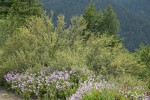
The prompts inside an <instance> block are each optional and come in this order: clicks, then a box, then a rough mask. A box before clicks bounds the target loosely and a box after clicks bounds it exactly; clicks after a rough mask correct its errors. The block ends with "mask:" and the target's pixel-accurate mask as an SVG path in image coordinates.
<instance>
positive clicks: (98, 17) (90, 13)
mask: <svg viewBox="0 0 150 100" xmlns="http://www.w3.org/2000/svg"><path fill="white" fill-rule="evenodd" d="M83 17H84V19H85V20H86V22H87V30H90V31H92V32H94V33H95V34H96V35H99V34H97V33H100V34H104V33H107V34H110V35H116V34H117V33H118V31H119V21H118V19H117V16H116V14H115V12H114V11H113V9H112V7H111V6H110V5H109V6H108V8H107V9H106V10H105V11H104V12H102V11H96V10H95V6H94V4H93V3H92V4H90V5H89V6H88V7H87V8H86V9H85V11H84V13H83Z"/></svg>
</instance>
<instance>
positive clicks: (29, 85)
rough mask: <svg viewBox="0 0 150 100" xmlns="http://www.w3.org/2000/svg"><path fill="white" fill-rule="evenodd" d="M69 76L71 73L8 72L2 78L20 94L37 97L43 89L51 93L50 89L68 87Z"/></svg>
mask: <svg viewBox="0 0 150 100" xmlns="http://www.w3.org/2000/svg"><path fill="white" fill-rule="evenodd" d="M71 74H72V71H55V72H53V73H51V74H46V73H44V71H43V72H42V71H41V72H38V74H29V73H25V74H19V73H13V72H10V73H7V74H6V75H5V76H4V78H5V80H6V81H7V83H9V84H11V88H12V89H15V90H20V93H34V94H35V95H37V96H38V94H39V92H40V91H41V90H42V89H44V88H46V89H47V92H52V88H56V89H59V90H62V89H65V87H68V86H70V85H71V83H70V82H69V81H68V80H69V78H70V75H71ZM50 94H52V93H50Z"/></svg>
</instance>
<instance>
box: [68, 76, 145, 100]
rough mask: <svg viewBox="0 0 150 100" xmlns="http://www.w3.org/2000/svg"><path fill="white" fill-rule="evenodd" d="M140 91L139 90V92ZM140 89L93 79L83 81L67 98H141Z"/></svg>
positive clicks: (85, 99)
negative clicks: (123, 87) (125, 87)
mask: <svg viewBox="0 0 150 100" xmlns="http://www.w3.org/2000/svg"><path fill="white" fill-rule="evenodd" d="M139 91H140V92H139ZM144 97H145V95H144V92H143V91H142V90H140V89H139V90H137V91H131V90H125V89H121V88H119V87H118V86H117V85H115V84H110V83H108V82H106V81H101V82H95V81H94V79H92V80H89V81H85V82H84V83H82V84H81V86H80V87H79V88H78V90H77V92H76V93H75V94H73V95H72V96H71V97H70V98H69V100H114V99H115V100H138V99H141V100H143V99H144Z"/></svg>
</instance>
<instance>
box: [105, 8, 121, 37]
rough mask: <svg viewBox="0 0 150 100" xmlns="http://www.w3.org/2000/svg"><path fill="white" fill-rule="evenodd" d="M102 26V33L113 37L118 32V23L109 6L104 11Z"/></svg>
mask: <svg viewBox="0 0 150 100" xmlns="http://www.w3.org/2000/svg"><path fill="white" fill-rule="evenodd" d="M103 25H104V26H103V31H106V32H107V33H108V34H110V35H115V34H117V33H118V32H119V21H118V19H117V16H116V14H115V12H114V10H113V9H112V6H111V5H109V6H108V8H107V9H106V10H105V11H104V20H103Z"/></svg>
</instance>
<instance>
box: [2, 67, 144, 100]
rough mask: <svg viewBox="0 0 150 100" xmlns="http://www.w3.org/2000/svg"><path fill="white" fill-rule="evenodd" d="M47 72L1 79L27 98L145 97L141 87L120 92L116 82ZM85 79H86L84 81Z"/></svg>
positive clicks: (9, 75) (69, 71)
mask: <svg viewBox="0 0 150 100" xmlns="http://www.w3.org/2000/svg"><path fill="white" fill-rule="evenodd" d="M48 69H49V68H46V69H45V70H42V71H40V72H38V73H28V72H26V73H24V74H23V73H22V74H19V73H15V72H9V73H7V74H6V75H5V76H4V78H5V80H6V81H7V84H10V86H11V88H12V90H15V91H16V92H18V93H19V94H21V95H23V96H24V98H28V99H29V98H41V97H43V98H45V99H48V98H51V99H54V100H55V99H62V100H65V99H67V100H87V99H86V98H90V96H91V97H94V96H95V94H93V93H94V92H95V93H96V94H98V96H99V98H104V97H103V95H109V96H112V98H118V99H119V98H121V97H122V98H129V99H130V98H136V99H138V98H144V90H142V89H141V88H139V89H136V90H134V91H132V89H129V88H124V89H123V88H122V87H120V86H119V84H116V83H109V82H108V81H105V80H101V81H98V80H97V79H96V77H95V76H93V77H87V76H86V74H84V75H81V74H80V75H78V74H76V72H78V69H72V70H68V71H67V70H66V71H54V72H51V73H49V72H47V70H48ZM85 70H86V69H85V68H82V70H81V71H85ZM78 73H79V72H78ZM87 73H88V72H87ZM84 77H87V78H86V79H85V78H84ZM77 80H78V81H77ZM110 93H111V94H112V95H110ZM92 95H93V96H92ZM88 100H90V99H88Z"/></svg>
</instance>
